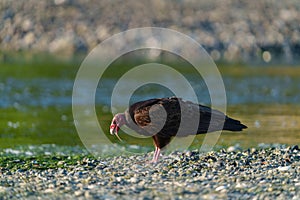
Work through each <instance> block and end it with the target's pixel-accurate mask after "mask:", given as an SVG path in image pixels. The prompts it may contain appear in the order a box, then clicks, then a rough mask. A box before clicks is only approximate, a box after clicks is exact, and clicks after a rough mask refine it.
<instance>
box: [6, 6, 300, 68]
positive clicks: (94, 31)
mask: <svg viewBox="0 0 300 200" xmlns="http://www.w3.org/2000/svg"><path fill="white" fill-rule="evenodd" d="M299 19H300V4H299V3H298V1H272V0H264V1H261V0H253V1H238V0H234V1H231V0H222V1H207V0H201V1H197V0H183V1H159V0H151V1H146V0H143V1H132V0H129V1H109V0H102V1H96V0H76V1H75V0H49V1H40V0H26V1H25V0H20V1H11V0H1V1H0V48H1V51H13V52H15V51H33V52H50V53H54V54H57V55H67V56H69V55H74V54H76V53H78V52H83V53H87V52H88V51H90V50H91V49H93V48H94V47H95V46H96V45H97V44H99V43H100V42H102V41H103V40H105V39H106V38H108V37H110V36H111V35H112V34H115V33H119V32H121V31H125V30H127V29H131V28H137V27H145V26H158V27H165V28H171V29H174V30H178V31H180V32H182V33H184V34H187V35H189V36H191V37H193V38H194V39H196V40H197V41H198V42H200V43H201V44H202V45H203V46H204V47H205V48H206V50H207V51H208V52H209V53H210V54H211V55H212V57H213V58H214V59H215V60H219V59H224V60H229V61H232V60H241V61H248V62H250V61H253V60H264V61H266V62H270V61H274V62H275V61H276V59H278V60H279V59H280V60H282V61H283V62H285V63H295V62H297V60H298V61H299V59H300V53H299V52H300V26H299ZM275 58H276V59H275ZM278 60H277V61H278Z"/></svg>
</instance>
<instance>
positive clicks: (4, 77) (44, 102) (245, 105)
mask: <svg viewBox="0 0 300 200" xmlns="http://www.w3.org/2000/svg"><path fill="white" fill-rule="evenodd" d="M15 65H17V66H15ZM19 65H20V64H15V63H14V64H6V65H5V66H1V68H0V72H2V73H1V75H0V77H1V79H0V95H1V98H0V111H1V114H0V116H1V118H0V145H1V147H2V148H7V147H14V146H19V145H30V144H58V145H71V146H75V145H82V144H81V141H80V138H79V137H78V135H77V132H76V129H75V127H74V123H73V117H72V110H71V107H72V89H73V82H74V77H75V74H76V71H77V69H78V66H79V64H78V63H77V64H75V65H74V64H72V65H71V66H70V64H66V65H61V66H56V67H53V71H54V72H53V73H52V70H51V69H49V68H47V69H46V70H45V71H43V70H40V72H36V71H34V70H35V69H36V67H41V68H42V67H43V66H31V64H28V63H27V64H26V63H25V66H23V67H20V66H19ZM27 65H28V66H27ZM37 65H41V64H37ZM282 68H283V67H274V68H272V67H270V66H260V67H249V66H248V67H245V66H240V67H239V69H238V70H236V69H237V67H234V68H232V69H231V68H230V67H220V71H221V73H222V75H223V80H224V84H225V88H226V95H227V114H228V115H229V116H231V117H233V118H237V119H240V120H241V121H242V122H243V123H244V124H246V125H247V126H248V127H249V128H248V129H247V130H245V131H243V132H242V133H230V132H223V133H222V135H221V137H220V138H219V140H218V145H219V146H229V145H235V144H239V145H241V146H242V147H250V146H256V145H257V144H260V143H283V144H300V132H299V131H300V115H299V114H300V111H299V108H300V105H299V104H298V102H300V93H299V90H300V73H299V69H298V67H287V73H285V71H284V70H282ZM253 69H257V70H253ZM272 69H274V70H272ZM279 69H280V70H279ZM30 71H34V72H33V73H30ZM49 71H50V72H51V73H49ZM276 71H277V73H276ZM270 72H272V73H270ZM22 74H24V76H22ZM49 74H51V75H49ZM53 74H54V75H53ZM185 75H186V77H188V79H189V80H190V82H191V85H192V86H193V88H194V89H195V90H196V94H197V96H198V99H199V101H200V102H201V103H204V104H208V105H209V104H210V98H209V93H208V91H207V88H206V85H205V83H204V81H203V80H202V79H201V78H199V76H197V75H195V74H193V73H187V74H185ZM117 80H118V77H113V76H111V75H110V76H107V77H104V78H102V79H101V80H100V83H99V85H98V88H97V92H96V97H95V99H96V108H97V114H98V115H99V116H100V115H101V119H100V117H99V119H98V120H99V122H100V124H101V126H103V127H104V130H106V131H107V132H108V127H109V123H110V120H111V117H112V115H111V112H110V107H111V92H112V90H113V87H114V84H115V83H116V82H117ZM134 81H136V80H127V82H126V83H125V85H128V86H130V85H131V84H134ZM170 81H171V83H172V84H173V85H174V87H176V84H177V83H176V80H170ZM125 92H126V91H125ZM185 92H186V91H182V94H185ZM172 95H173V93H172V92H171V91H170V90H168V89H166V88H163V87H161V86H159V85H154V84H152V85H146V86H144V87H141V88H139V89H138V90H137V91H136V92H135V93H134V95H133V96H132V98H131V102H135V101H138V100H144V99H148V98H153V97H163V96H172ZM117 99H118V101H117V102H119V104H120V105H117V107H116V108H113V109H120V108H121V109H120V111H121V110H122V109H124V108H125V106H126V105H123V102H122V94H119V96H117ZM118 111H119V110H118ZM107 137H108V138H109V139H110V140H111V141H113V142H117V140H116V139H115V138H113V137H111V136H110V135H108V136H107ZM121 137H122V138H123V139H124V140H125V145H126V144H131V145H142V146H146V147H148V146H149V147H151V146H152V141H151V139H150V138H149V139H144V140H141V139H136V138H133V137H131V136H126V135H122V134H121ZM203 137H204V136H202V135H200V136H197V138H196V139H195V140H194V143H193V146H195V147H197V146H199V144H201V142H202V140H203ZM98 145H99V144H98ZM121 145H124V144H121Z"/></svg>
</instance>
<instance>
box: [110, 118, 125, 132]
mask: <svg viewBox="0 0 300 200" xmlns="http://www.w3.org/2000/svg"><path fill="white" fill-rule="evenodd" d="M124 124H126V118H125V114H123V113H118V114H116V115H115V116H114V118H113V119H112V121H111V124H110V134H112V135H116V136H118V131H119V129H120V127H121V126H123V125H124Z"/></svg>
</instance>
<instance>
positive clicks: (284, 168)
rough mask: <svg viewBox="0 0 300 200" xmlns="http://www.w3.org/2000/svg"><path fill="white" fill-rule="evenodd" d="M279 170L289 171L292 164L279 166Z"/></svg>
mask: <svg viewBox="0 0 300 200" xmlns="http://www.w3.org/2000/svg"><path fill="white" fill-rule="evenodd" d="M277 169H278V170H279V171H288V170H290V169H291V166H284V167H278V168H277Z"/></svg>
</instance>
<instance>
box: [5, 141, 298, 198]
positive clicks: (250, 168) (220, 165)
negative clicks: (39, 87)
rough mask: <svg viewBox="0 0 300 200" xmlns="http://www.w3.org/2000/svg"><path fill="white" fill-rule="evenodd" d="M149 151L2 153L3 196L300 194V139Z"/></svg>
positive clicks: (222, 196)
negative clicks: (261, 145)
mask: <svg viewBox="0 0 300 200" xmlns="http://www.w3.org/2000/svg"><path fill="white" fill-rule="evenodd" d="M27 154H28V153H27ZM151 155H152V154H151ZM151 155H150V153H149V154H144V155H134V156H113V157H107V158H98V159H95V158H93V157H92V156H90V155H81V154H79V155H77V156H76V155H71V156H59V155H56V156H54V155H51V154H49V155H44V156H42V157H36V156H33V155H31V156H28V155H27V156H25V157H22V156H20V155H19V156H3V155H2V156H1V167H0V183H1V184H0V198H1V199H10V198H14V199H20V198H26V199H45V198H46V199H66V198H70V199H71V198H78V199H94V198H96V199H294V200H296V199H299V198H300V176H299V174H300V149H299V147H298V146H290V147H284V146H281V147H276V148H275V147H272V148H266V149H255V148H252V149H248V150H237V149H235V148H231V147H230V148H228V149H227V150H224V149H222V150H219V151H215V152H208V153H199V152H198V151H197V150H195V151H186V152H173V153H171V154H169V155H165V156H164V157H163V159H161V161H160V162H159V163H157V164H150V163H146V161H147V160H149V159H150V157H151Z"/></svg>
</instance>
